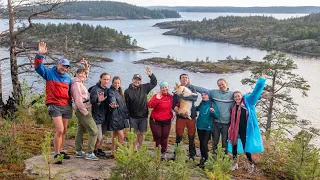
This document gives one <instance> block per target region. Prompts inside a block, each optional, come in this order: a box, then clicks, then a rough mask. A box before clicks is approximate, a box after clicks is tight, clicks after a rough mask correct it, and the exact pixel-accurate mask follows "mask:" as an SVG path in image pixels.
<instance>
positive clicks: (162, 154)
mask: <svg viewBox="0 0 320 180" xmlns="http://www.w3.org/2000/svg"><path fill="white" fill-rule="evenodd" d="M166 158H167V154H166V153H165V152H164V153H161V160H165V159H166Z"/></svg>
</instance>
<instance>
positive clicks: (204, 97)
mask: <svg viewBox="0 0 320 180" xmlns="http://www.w3.org/2000/svg"><path fill="white" fill-rule="evenodd" d="M201 98H202V101H208V100H209V96H208V94H206V93H201Z"/></svg>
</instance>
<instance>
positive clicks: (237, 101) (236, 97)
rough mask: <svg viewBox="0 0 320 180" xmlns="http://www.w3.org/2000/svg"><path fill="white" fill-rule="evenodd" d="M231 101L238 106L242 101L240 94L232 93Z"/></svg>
mask: <svg viewBox="0 0 320 180" xmlns="http://www.w3.org/2000/svg"><path fill="white" fill-rule="evenodd" d="M233 99H234V101H235V102H236V103H237V104H240V103H241V100H242V94H241V93H234V94H233Z"/></svg>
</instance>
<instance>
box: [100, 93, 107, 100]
mask: <svg viewBox="0 0 320 180" xmlns="http://www.w3.org/2000/svg"><path fill="white" fill-rule="evenodd" d="M105 99H107V96H106V97H104V92H101V93H99V96H98V102H102V101H104V100H105Z"/></svg>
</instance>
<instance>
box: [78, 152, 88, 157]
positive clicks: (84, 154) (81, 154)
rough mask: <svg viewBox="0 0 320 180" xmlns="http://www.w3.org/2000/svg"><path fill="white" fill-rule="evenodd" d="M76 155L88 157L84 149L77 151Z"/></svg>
mask: <svg viewBox="0 0 320 180" xmlns="http://www.w3.org/2000/svg"><path fill="white" fill-rule="evenodd" d="M76 157H77V158H83V157H86V153H85V152H83V151H76Z"/></svg>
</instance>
